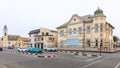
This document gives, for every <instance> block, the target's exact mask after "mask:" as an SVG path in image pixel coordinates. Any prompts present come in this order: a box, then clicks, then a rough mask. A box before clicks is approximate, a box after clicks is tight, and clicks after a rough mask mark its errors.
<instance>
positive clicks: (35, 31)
mask: <svg viewBox="0 0 120 68" xmlns="http://www.w3.org/2000/svg"><path fill="white" fill-rule="evenodd" d="M39 32H40V29H36V30H32V31H30V32H29V34H36V33H39Z"/></svg>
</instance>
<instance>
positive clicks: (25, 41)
mask: <svg viewBox="0 0 120 68" xmlns="http://www.w3.org/2000/svg"><path fill="white" fill-rule="evenodd" d="M18 40H19V45H20V46H21V47H29V46H30V38H26V37H20V38H19V39H18Z"/></svg>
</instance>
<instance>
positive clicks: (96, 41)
mask: <svg viewBox="0 0 120 68" xmlns="http://www.w3.org/2000/svg"><path fill="white" fill-rule="evenodd" d="M95 43H96V44H95V47H97V46H98V39H96V40H95Z"/></svg>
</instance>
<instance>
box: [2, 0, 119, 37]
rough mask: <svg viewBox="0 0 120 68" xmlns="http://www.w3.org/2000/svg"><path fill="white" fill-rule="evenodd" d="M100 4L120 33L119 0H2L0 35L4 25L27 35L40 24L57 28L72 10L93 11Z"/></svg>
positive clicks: (75, 12) (16, 32)
mask: <svg viewBox="0 0 120 68" xmlns="http://www.w3.org/2000/svg"><path fill="white" fill-rule="evenodd" d="M98 6H99V8H100V9H102V10H103V12H104V15H106V17H107V18H106V19H107V22H109V23H110V24H112V25H113V26H114V27H115V29H114V33H113V35H116V36H118V37H120V35H119V34H120V24H119V23H120V8H119V6H120V3H119V0H0V37H2V36H3V27H4V25H7V27H8V34H12V35H20V36H23V37H28V33H29V32H30V31H31V30H34V29H39V28H41V27H44V28H49V29H52V30H56V27H58V26H59V25H61V24H64V23H66V22H67V21H68V20H69V19H70V18H71V16H72V15H73V14H78V15H79V16H84V15H87V14H92V15H93V14H94V11H95V10H97V9H98Z"/></svg>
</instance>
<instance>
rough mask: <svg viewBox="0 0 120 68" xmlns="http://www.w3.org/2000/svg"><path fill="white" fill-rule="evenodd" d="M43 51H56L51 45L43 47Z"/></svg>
mask: <svg viewBox="0 0 120 68" xmlns="http://www.w3.org/2000/svg"><path fill="white" fill-rule="evenodd" d="M45 51H52V52H56V51H57V48H56V47H53V46H48V47H46V48H45Z"/></svg>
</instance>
